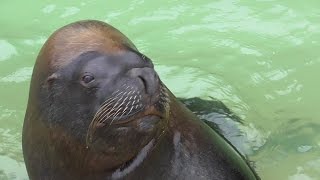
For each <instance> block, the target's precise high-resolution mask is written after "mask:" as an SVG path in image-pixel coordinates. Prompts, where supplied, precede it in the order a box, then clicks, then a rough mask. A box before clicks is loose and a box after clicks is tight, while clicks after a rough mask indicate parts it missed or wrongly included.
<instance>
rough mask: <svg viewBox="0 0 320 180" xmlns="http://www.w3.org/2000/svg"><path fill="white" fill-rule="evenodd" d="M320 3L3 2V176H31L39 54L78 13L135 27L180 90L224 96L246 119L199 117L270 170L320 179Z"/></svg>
mask: <svg viewBox="0 0 320 180" xmlns="http://www.w3.org/2000/svg"><path fill="white" fill-rule="evenodd" d="M319 6H320V2H319V1H318V0H309V1H291V0H284V1H281V2H280V1H276V0H259V1H240V0H217V1H209V0H202V1H194V2H189V1H170V2H169V1H168V2H166V3H163V2H160V1H143V0H133V1H121V2H120V1H110V2H106V1H102V0H83V1H80V2H74V1H62V0H58V1H55V2H54V3H52V2H51V3H47V2H45V1H42V2H33V3H30V2H29V1H19V2H18V1H3V2H1V3H0V12H1V13H2V14H3V15H2V16H0V26H1V28H0V179H23V178H26V173H25V170H24V167H23V158H22V154H21V137H20V136H21V128H22V123H23V118H24V112H25V107H26V103H27V96H28V88H29V80H30V76H31V72H32V67H33V64H34V60H35V58H36V56H37V53H38V51H39V49H40V47H41V46H42V44H43V43H44V41H45V40H46V39H47V37H48V36H49V35H50V34H51V33H52V32H53V31H54V30H55V29H57V28H58V27H61V26H63V25H65V24H67V23H69V22H72V21H75V20H80V19H99V20H103V21H105V22H109V23H111V24H112V25H114V26H115V27H117V28H119V29H120V30H121V31H122V32H123V33H125V34H126V35H128V36H129V38H130V39H131V40H132V41H133V42H134V43H135V44H136V45H137V47H138V49H140V50H141V51H142V52H143V53H145V54H147V55H148V56H149V57H150V58H151V59H153V61H154V63H155V65H156V69H157V71H158V72H159V74H160V76H161V78H162V80H163V81H164V82H165V83H166V85H167V86H168V87H169V88H170V89H171V90H172V91H173V92H174V94H175V95H176V96H178V97H183V98H191V97H201V98H202V99H205V100H214V99H218V100H220V101H222V102H223V103H224V104H225V105H226V106H227V107H228V108H229V109H230V110H231V111H232V112H234V113H235V114H236V115H237V117H240V118H241V119H242V120H243V121H242V123H239V122H237V121H236V122H235V121H234V119H233V118H230V117H228V116H227V115H221V114H220V115H219V113H218V114H216V111H215V110H212V111H210V110H208V111H206V112H207V113H205V114H198V115H199V117H200V118H202V119H209V120H210V119H211V120H215V123H217V124H218V125H219V127H220V128H221V129H222V131H223V132H224V134H225V135H226V136H227V137H228V138H229V139H230V141H231V142H233V143H234V144H235V145H236V146H237V147H238V148H239V149H241V151H242V152H243V153H244V154H247V155H248V156H249V158H250V160H254V161H255V165H256V167H257V169H258V173H259V174H260V176H261V177H262V178H263V179H270V180H274V179H288V180H298V179H299V180H316V179H320V174H319V172H320V171H319V170H318V169H320V159H319V157H320V141H319V139H320V137H319V136H320V135H319V133H318V132H319V130H320V127H319V126H320V122H319V120H318V117H320V111H319V110H318V104H319V103H318V102H320V96H318V95H317V94H318V93H319V92H320V86H319V82H318V78H317V77H318V75H319V68H320V55H319V53H318V52H319V43H320V39H319V35H320V24H319V19H320V13H319V8H318V7H319ZM12 9H15V14H14V15H12ZM196 105H197V107H198V106H199V107H201V105H200V104H197V103H196ZM216 105H217V106H218V104H216ZM203 108H204V107H203ZM195 113H198V111H196V110H195ZM213 117H214V118H213ZM237 135H240V136H237Z"/></svg>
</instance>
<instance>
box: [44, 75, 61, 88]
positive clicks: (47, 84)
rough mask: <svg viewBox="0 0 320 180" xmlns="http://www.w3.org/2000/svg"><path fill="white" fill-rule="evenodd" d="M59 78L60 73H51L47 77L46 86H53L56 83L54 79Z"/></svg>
mask: <svg viewBox="0 0 320 180" xmlns="http://www.w3.org/2000/svg"><path fill="white" fill-rule="evenodd" d="M58 78H59V74H57V73H53V74H51V75H50V76H49V77H48V78H47V79H46V82H45V84H46V86H47V87H51V86H52V84H53V83H54V81H56V80H57V79H58Z"/></svg>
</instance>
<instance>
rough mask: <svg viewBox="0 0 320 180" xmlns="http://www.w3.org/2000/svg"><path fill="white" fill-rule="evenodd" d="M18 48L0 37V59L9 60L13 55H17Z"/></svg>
mask: <svg viewBox="0 0 320 180" xmlns="http://www.w3.org/2000/svg"><path fill="white" fill-rule="evenodd" d="M17 54H18V52H17V50H16V48H15V47H14V46H13V45H12V44H10V43H9V42H8V41H6V40H1V39H0V61H4V60H7V59H9V58H11V57H12V56H13V55H17Z"/></svg>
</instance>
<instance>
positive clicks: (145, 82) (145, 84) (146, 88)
mask: <svg viewBox="0 0 320 180" xmlns="http://www.w3.org/2000/svg"><path fill="white" fill-rule="evenodd" d="M138 78H140V80H141V81H142V83H143V86H144V90H145V91H146V92H148V84H147V81H146V80H145V79H144V78H143V77H142V76H138Z"/></svg>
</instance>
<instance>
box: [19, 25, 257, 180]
mask: <svg viewBox="0 0 320 180" xmlns="http://www.w3.org/2000/svg"><path fill="white" fill-rule="evenodd" d="M23 152H24V158H25V162H26V167H27V171H28V174H29V177H30V179H35V180H37V179H41V180H42V179H61V180H64V179H68V180H69V179H217V180H218V179H230V180H232V179H237V180H239V179H245V180H251V179H258V176H257V175H256V173H255V172H254V170H253V169H252V168H251V167H250V166H249V165H248V163H247V162H246V160H245V159H244V158H243V157H242V156H241V155H240V154H239V153H238V152H237V151H236V150H235V149H234V148H233V147H232V146H231V145H230V144H229V143H228V142H227V141H226V140H225V139H224V138H222V137H221V136H220V135H219V134H218V133H216V132H215V131H214V130H212V129H211V128H209V127H208V126H207V125H206V124H205V123H204V122H202V121H200V120H199V119H198V118H197V117H196V116H195V115H194V114H192V113H191V112H190V111H189V110H188V109H187V108H186V107H185V106H184V105H182V104H181V103H180V102H179V101H178V100H177V99H176V97H175V96H174V95H173V94H172V93H171V92H170V91H169V90H168V89H167V88H166V87H165V85H163V84H162V82H161V81H160V79H159V77H158V75H157V73H156V72H155V71H154V68H153V64H152V62H151V60H150V59H149V58H147V57H146V56H144V55H143V54H141V53H140V52H139V51H138V50H137V49H136V48H135V46H134V45H133V43H132V42H131V41H130V40H129V39H128V38H127V37H125V36H124V35H123V34H122V33H120V32H119V31H118V30H116V29H115V28H113V27H111V26H110V25H107V24H105V23H103V22H99V21H80V22H76V23H73V24H70V25H67V26H65V27H63V28H61V29H59V30H58V31H56V32H55V33H54V34H53V35H52V36H51V37H50V38H49V39H48V40H47V42H46V43H45V45H44V46H43V48H42V49H41V51H40V53H39V56H38V58H37V62H36V65H35V68H34V72H33V76H32V81H31V86H30V94H29V102H28V108H27V112H26V116H25V121H24V128H23Z"/></svg>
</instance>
